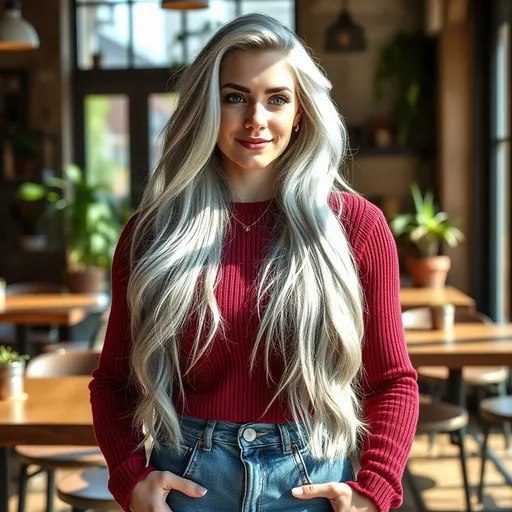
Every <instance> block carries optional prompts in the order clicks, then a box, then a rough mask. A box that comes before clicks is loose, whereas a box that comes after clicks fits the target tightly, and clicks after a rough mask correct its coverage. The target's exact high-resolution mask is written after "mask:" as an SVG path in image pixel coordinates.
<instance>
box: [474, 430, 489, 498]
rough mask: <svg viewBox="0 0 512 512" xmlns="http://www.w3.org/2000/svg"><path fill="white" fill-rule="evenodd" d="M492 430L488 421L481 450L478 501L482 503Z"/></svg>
mask: <svg viewBox="0 0 512 512" xmlns="http://www.w3.org/2000/svg"><path fill="white" fill-rule="evenodd" d="M490 432H491V425H490V424H489V423H486V424H485V426H484V440H483V443H482V452H481V464H482V466H481V468H480V483H479V484H478V493H477V498H478V503H482V500H483V495H484V471H485V461H486V460H487V447H488V442H489V434H490Z"/></svg>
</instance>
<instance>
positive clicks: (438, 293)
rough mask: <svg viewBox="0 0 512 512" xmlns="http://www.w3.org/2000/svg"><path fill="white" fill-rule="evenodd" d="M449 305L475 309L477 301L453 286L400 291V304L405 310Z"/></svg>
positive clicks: (403, 289)
mask: <svg viewBox="0 0 512 512" xmlns="http://www.w3.org/2000/svg"><path fill="white" fill-rule="evenodd" d="M447 303H449V304H453V305H454V306H456V307H459V308H469V309H474V308H475V300H474V299H472V298H471V297H469V296H468V295H466V294H465V293H463V292H461V291H460V290H458V289H457V288H454V287H453V286H446V287H445V288H441V289H439V290H435V289H432V288H402V289H401V290H400V304H401V305H402V309H404V310H405V309H411V308H421V307H423V306H438V305H440V304H447Z"/></svg>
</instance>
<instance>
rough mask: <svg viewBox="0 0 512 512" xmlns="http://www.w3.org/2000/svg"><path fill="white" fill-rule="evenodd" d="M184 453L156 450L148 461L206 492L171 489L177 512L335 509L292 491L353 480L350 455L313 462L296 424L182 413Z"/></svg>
mask: <svg viewBox="0 0 512 512" xmlns="http://www.w3.org/2000/svg"><path fill="white" fill-rule="evenodd" d="M182 432H183V438H184V446H183V449H184V450H183V451H182V452H181V453H179V452H178V451H177V450H176V449H173V448H165V447H164V448H162V449H161V450H158V451H157V450H153V451H152V453H151V457H150V464H151V465H153V466H156V467H157V468H158V469H159V470H161V471H170V472H172V473H175V474H177V475H179V476H182V477H184V478H187V479H190V480H192V481H194V482H196V483H198V484H200V485H202V486H203V487H205V488H206V489H208V492H207V493H206V495H205V496H203V497H202V498H189V497H188V496H186V495H185V494H183V493H181V492H179V491H171V492H170V493H169V496H168V499H167V503H168V505H169V506H170V507H171V509H172V510H173V512H206V511H208V512H270V511H276V512H277V511H283V512H306V511H311V512H329V511H331V512H332V506H331V504H330V502H329V500H327V499H325V498H314V499H311V500H299V499H298V498H295V497H294V496H293V495H292V493H291V490H292V488H293V487H298V486H301V485H307V484H312V483H313V484H319V483H326V482H346V481H349V480H353V479H354V471H353V469H352V464H351V463H350V459H349V458H348V457H340V458H338V459H335V460H334V461H318V460H314V459H313V458H312V457H311V455H310V454H309V451H308V449H307V447H306V446H305V445H304V443H303V442H302V441H301V440H300V438H299V435H298V431H297V429H296V427H294V426H293V425H292V424H289V423H285V424H276V423H246V424H240V423H228V422H223V421H212V420H210V421H207V420H202V419H198V418H190V417H182Z"/></svg>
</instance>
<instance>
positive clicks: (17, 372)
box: [0, 345, 29, 400]
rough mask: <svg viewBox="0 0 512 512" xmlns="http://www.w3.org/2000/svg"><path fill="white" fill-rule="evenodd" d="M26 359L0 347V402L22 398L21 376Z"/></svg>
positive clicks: (7, 348)
mask: <svg viewBox="0 0 512 512" xmlns="http://www.w3.org/2000/svg"><path fill="white" fill-rule="evenodd" d="M28 358H29V357H28V356H27V355H20V354H18V352H16V351H14V350H12V348H11V347H5V346H4V345H1V346H0V400H9V399H13V398H22V397H23V391H24V389H23V375H24V373H25V362H26V360H27V359H28Z"/></svg>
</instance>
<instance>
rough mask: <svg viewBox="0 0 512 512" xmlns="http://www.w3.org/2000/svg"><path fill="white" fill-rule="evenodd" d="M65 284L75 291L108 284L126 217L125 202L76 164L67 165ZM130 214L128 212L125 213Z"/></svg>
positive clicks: (96, 289)
mask: <svg viewBox="0 0 512 512" xmlns="http://www.w3.org/2000/svg"><path fill="white" fill-rule="evenodd" d="M65 175H66V178H67V180H66V181H65V184H63V187H64V188H66V189H67V190H66V194H65V199H64V200H63V201H62V203H61V205H60V206H59V207H60V208H61V209H62V210H63V212H64V224H65V230H66V245H67V270H66V285H67V287H68V289H69V291H70V292H72V293H98V292H101V291H103V289H104V286H105V283H106V270H107V268H109V267H110V264H111V261H112V256H113V254H114V249H115V246H116V243H117V240H118V238H119V234H120V231H121V228H122V224H123V221H124V217H125V212H124V209H125V205H124V203H121V202H119V201H117V200H116V198H114V197H113V196H112V194H110V192H109V191H108V189H107V188H106V187H104V186H102V185H96V184H91V183H89V182H88V181H87V178H86V176H85V174H84V172H83V171H82V169H80V168H79V167H78V166H77V165H73V164H70V165H67V166H66V168H65ZM126 215H127V214H126Z"/></svg>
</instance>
